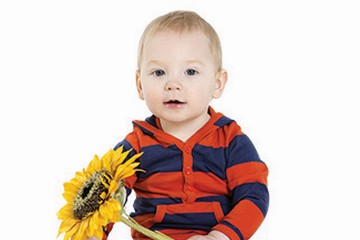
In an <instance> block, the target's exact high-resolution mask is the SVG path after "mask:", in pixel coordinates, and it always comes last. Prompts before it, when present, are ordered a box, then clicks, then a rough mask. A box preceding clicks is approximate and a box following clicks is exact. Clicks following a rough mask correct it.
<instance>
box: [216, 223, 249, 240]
mask: <svg viewBox="0 0 360 240" xmlns="http://www.w3.org/2000/svg"><path fill="white" fill-rule="evenodd" d="M221 223H222V224H224V225H225V226H228V227H229V228H231V229H232V230H233V231H234V232H235V233H236V234H237V235H238V236H239V238H240V239H241V240H244V236H243V235H242V233H241V232H240V230H239V229H238V228H237V227H235V226H234V225H232V224H231V223H229V222H228V221H223V222H221Z"/></svg>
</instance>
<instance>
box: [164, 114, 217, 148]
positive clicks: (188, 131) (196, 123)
mask: <svg viewBox="0 0 360 240" xmlns="http://www.w3.org/2000/svg"><path fill="white" fill-rule="evenodd" d="M209 119H210V115H209V114H206V115H205V116H204V117H203V118H201V119H196V120H191V121H187V122H181V123H178V122H168V121H164V120H162V119H160V124H161V127H162V129H163V131H164V132H166V133H168V134H171V135H173V136H174V137H176V138H178V139H180V140H181V141H183V142H186V141H187V140H188V139H189V138H190V137H191V136H193V135H194V134H195V133H196V132H197V131H198V130H199V129H200V128H202V127H203V126H204V125H205V124H206V123H207V121H209Z"/></svg>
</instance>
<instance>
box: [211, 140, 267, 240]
mask: <svg viewBox="0 0 360 240" xmlns="http://www.w3.org/2000/svg"><path fill="white" fill-rule="evenodd" d="M228 154H229V155H228V156H229V160H228V166H227V170H226V175H227V179H228V187H229V189H230V190H231V193H232V205H233V207H232V209H231V211H230V212H229V213H228V214H227V215H226V216H225V217H224V219H223V221H222V222H221V223H219V224H218V225H216V226H215V227H214V228H213V229H212V230H217V231H220V232H222V233H224V234H226V235H227V236H228V237H229V238H230V239H232V240H237V239H239V240H243V239H249V238H250V237H251V236H252V235H253V234H254V233H255V232H256V230H257V229H258V228H259V226H260V224H261V223H262V221H263V220H264V218H265V216H266V213H267V210H268V205H269V193H268V189H267V176H268V169H267V167H266V165H265V164H264V163H263V162H262V161H261V160H260V158H259V156H258V154H257V152H256V149H255V147H254V145H253V144H252V143H251V141H250V139H249V138H248V137H247V136H246V135H244V134H242V135H238V136H237V137H235V138H234V139H233V140H232V141H231V143H230V145H229V152H228Z"/></svg>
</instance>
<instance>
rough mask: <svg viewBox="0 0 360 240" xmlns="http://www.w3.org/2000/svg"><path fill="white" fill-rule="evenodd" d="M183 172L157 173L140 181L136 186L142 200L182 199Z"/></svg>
mask: <svg viewBox="0 0 360 240" xmlns="http://www.w3.org/2000/svg"><path fill="white" fill-rule="evenodd" d="M183 179H184V177H183V175H182V172H168V173H155V174H152V175H150V176H149V177H147V178H145V179H138V182H137V183H136V185H135V186H134V188H136V189H135V190H136V194H137V195H138V197H142V198H164V197H170V198H181V197H183V195H182V191H183V189H182V187H183V184H184V180H183Z"/></svg>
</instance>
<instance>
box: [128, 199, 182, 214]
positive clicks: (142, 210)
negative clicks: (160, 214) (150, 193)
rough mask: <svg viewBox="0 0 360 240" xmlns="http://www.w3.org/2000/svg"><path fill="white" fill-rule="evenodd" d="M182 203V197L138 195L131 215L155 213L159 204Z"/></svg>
mask: <svg viewBox="0 0 360 240" xmlns="http://www.w3.org/2000/svg"><path fill="white" fill-rule="evenodd" d="M178 203H182V200H181V198H140V197H137V198H136V199H135V201H134V210H135V212H134V213H131V214H130V216H131V217H135V216H138V215H143V214H148V213H155V212H156V206H157V205H169V204H178Z"/></svg>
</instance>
